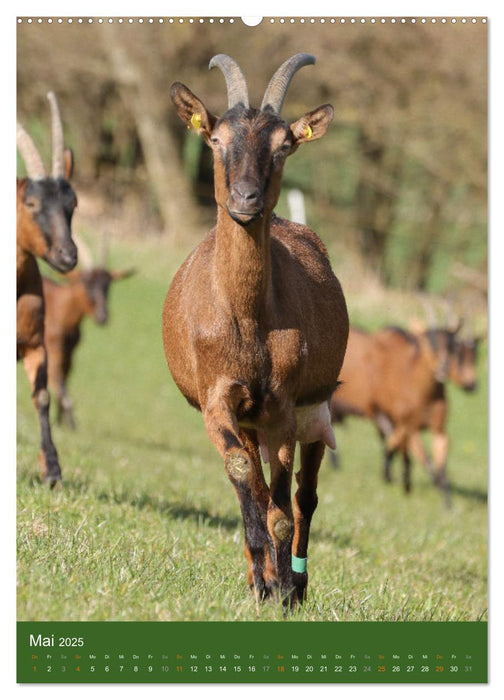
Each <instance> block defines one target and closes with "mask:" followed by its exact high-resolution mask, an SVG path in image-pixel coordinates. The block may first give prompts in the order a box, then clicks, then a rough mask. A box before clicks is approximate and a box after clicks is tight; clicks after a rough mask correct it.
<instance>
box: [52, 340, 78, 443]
mask: <svg viewBox="0 0 504 700" xmlns="http://www.w3.org/2000/svg"><path fill="white" fill-rule="evenodd" d="M64 365H65V362H64V355H63V353H60V352H59V350H55V349H54V348H53V349H52V351H51V352H50V353H49V387H50V388H51V390H52V391H54V394H55V396H56V406H57V413H56V420H57V422H58V424H60V423H62V422H63V419H66V420H67V421H68V425H69V426H70V427H71V428H72V430H75V428H76V425H75V419H74V415H73V402H72V399H71V398H70V396H69V395H68V393H67V388H66V378H67V375H68V369H67V368H66V367H65V366H64Z"/></svg>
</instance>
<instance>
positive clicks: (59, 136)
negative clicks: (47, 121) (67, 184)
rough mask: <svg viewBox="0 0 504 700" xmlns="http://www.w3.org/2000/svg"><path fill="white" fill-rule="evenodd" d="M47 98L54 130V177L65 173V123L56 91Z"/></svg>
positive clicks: (52, 129)
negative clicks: (63, 123) (62, 120)
mask: <svg viewBox="0 0 504 700" xmlns="http://www.w3.org/2000/svg"><path fill="white" fill-rule="evenodd" d="M47 99H48V100H49V105H50V107H51V131H52V147H53V153H52V158H53V159H52V174H53V177H54V178H57V177H64V175H65V155H64V150H65V149H64V145H63V125H62V123H61V116H60V111H59V107H58V101H57V100H56V95H55V94H54V92H48V93H47Z"/></svg>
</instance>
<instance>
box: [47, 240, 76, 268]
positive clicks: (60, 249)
mask: <svg viewBox="0 0 504 700" xmlns="http://www.w3.org/2000/svg"><path fill="white" fill-rule="evenodd" d="M45 260H46V262H48V263H49V265H51V267H54V269H55V270H58V272H70V270H73V268H74V267H75V266H76V265H77V246H76V245H75V243H74V242H73V241H72V240H70V241H68V242H66V243H64V244H61V245H57V246H52V247H51V248H49V250H48V251H47V253H46V255H45Z"/></svg>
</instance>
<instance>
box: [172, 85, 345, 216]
mask: <svg viewBox="0 0 504 700" xmlns="http://www.w3.org/2000/svg"><path fill="white" fill-rule="evenodd" d="M171 98H172V101H173V103H174V105H175V107H176V109H177V112H178V115H179V117H180V118H181V119H182V121H184V122H185V123H186V124H187V125H188V126H189V127H190V128H192V129H194V130H196V131H197V132H198V133H199V134H201V135H202V136H203V137H204V138H205V140H206V142H207V143H208V145H209V146H210V147H211V148H212V150H213V153H214V181H215V198H216V201H217V205H218V206H219V207H220V208H222V209H224V210H225V211H226V212H227V213H228V214H229V216H231V218H232V219H234V221H236V222H237V223H239V224H240V225H242V226H249V225H250V224H252V223H254V222H255V221H257V220H258V219H260V218H261V217H262V216H263V215H265V214H267V213H269V212H271V211H272V210H273V208H274V207H275V205H276V203H277V201H278V196H279V194H280V186H281V179H282V172H283V166H284V163H285V159H286V158H287V156H288V155H290V154H291V153H293V152H294V151H295V150H296V149H297V147H298V146H299V144H301V143H303V142H305V141H315V140H316V139H318V138H321V137H322V136H323V135H324V134H325V132H326V130H327V127H328V126H329V123H330V122H331V120H332V118H333V116H334V110H333V108H332V107H331V105H323V106H321V107H318V108H317V109H315V110H313V111H312V112H308V113H307V114H305V115H304V116H303V117H301V119H298V120H297V121H296V122H294V123H293V124H290V125H289V124H287V123H286V122H285V121H284V120H283V119H282V118H281V117H280V116H279V115H278V114H277V113H275V112H274V111H273V110H271V109H269V108H268V107H266V108H264V109H261V110H257V109H252V108H246V107H245V106H244V105H243V104H242V103H240V102H239V103H238V104H236V105H235V106H234V107H232V108H231V109H229V110H228V111H227V112H225V114H224V115H223V116H222V117H221V118H220V119H217V118H216V117H215V116H213V115H212V114H210V112H208V111H207V109H206V107H205V106H204V104H203V103H202V102H201V100H199V99H198V98H197V97H196V96H195V95H193V93H192V92H191V91H190V90H189V88H187V87H186V86H185V85H182V83H174V84H173V85H172V88H171Z"/></svg>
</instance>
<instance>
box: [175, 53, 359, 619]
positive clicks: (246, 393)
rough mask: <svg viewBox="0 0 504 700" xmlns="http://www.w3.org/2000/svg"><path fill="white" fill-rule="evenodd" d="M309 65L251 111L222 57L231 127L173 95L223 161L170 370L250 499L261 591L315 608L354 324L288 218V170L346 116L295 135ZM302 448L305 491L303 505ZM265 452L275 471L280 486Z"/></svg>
mask: <svg viewBox="0 0 504 700" xmlns="http://www.w3.org/2000/svg"><path fill="white" fill-rule="evenodd" d="M314 61H315V59H314V58H313V56H310V55H307V54H296V55H295V56H293V57H291V58H290V59H288V60H287V61H285V63H283V64H282V65H281V67H280V68H279V69H278V70H277V72H276V73H275V75H274V76H273V78H272V79H271V81H270V83H269V85H268V87H267V89H266V92H265V94H264V98H263V101H262V104H261V107H260V109H255V108H251V107H249V100H248V91H247V85H246V82H245V78H244V76H243V73H242V72H241V69H240V68H239V67H238V65H237V64H236V63H235V61H234V60H232V59H231V58H229V57H228V56H225V55H223V54H219V55H218V56H215V57H214V58H213V59H212V60H211V61H210V68H213V67H214V66H217V67H218V68H219V69H220V70H221V71H222V73H223V75H224V78H225V81H226V85H227V92H228V110H227V111H226V112H225V114H224V115H223V116H222V117H220V118H217V117H215V116H213V115H212V114H210V112H208V110H207V109H206V107H205V106H204V105H203V103H202V102H201V101H200V100H199V99H198V98H197V97H196V96H195V95H193V93H192V92H191V91H190V90H189V89H188V88H187V87H185V86H184V85H182V84H181V83H174V84H173V85H172V88H171V98H172V101H173V103H174V105H175V107H176V110H177V112H178V114H179V116H180V117H181V119H182V121H183V122H185V123H186V124H187V125H188V126H191V125H192V126H193V128H195V129H196V131H197V132H198V133H199V134H200V135H202V136H203V138H204V139H205V141H206V142H207V144H208V145H209V146H210V147H211V149H212V150H213V156H214V183H215V199H216V203H217V224H216V226H215V228H214V229H213V230H212V231H210V233H209V234H208V235H207V236H206V238H205V239H204V240H203V241H202V242H201V243H200V244H199V246H198V247H197V248H196V249H195V250H194V251H193V253H192V254H191V255H190V256H189V257H188V259H187V260H186V262H185V263H184V264H183V265H182V267H181V268H180V270H179V271H178V273H177V274H176V275H175V278H174V279H173V282H172V284H171V286H170V289H169V291H168V294H167V296H166V301H165V305H164V311H163V340H164V348H165V354H166V359H167V363H168V366H169V368H170V371H171V373H172V376H173V378H174V380H175V382H176V384H177V386H178V387H179V389H180V390H181V392H182V394H183V395H184V396H185V398H186V399H187V401H188V402H189V403H190V404H192V405H193V406H195V407H196V408H198V409H199V410H201V412H202V414H203V419H204V422H205V427H206V430H207V432H208V435H209V437H210V440H211V442H212V443H213V445H214V446H215V447H216V449H217V451H218V452H219V454H220V455H221V457H222V458H223V460H224V465H225V469H226V472H227V474H228V477H229V479H230V480H231V483H232V485H233V487H234V489H235V491H236V494H237V496H238V499H239V502H240V506H241V511H242V516H243V522H244V531H245V555H246V558H247V561H248V582H249V585H250V587H251V588H252V589H253V591H254V593H255V596H256V600H258V599H262V598H264V597H266V596H267V595H269V594H270V593H271V592H272V591H273V590H274V589H276V588H279V590H280V596H281V599H282V601H283V603H284V605H285V607H286V608H287V607H289V606H290V605H294V604H295V603H296V602H297V601H302V600H303V599H304V597H305V594H306V586H307V581H308V575H307V571H306V562H307V550H308V538H309V529H310V522H311V518H312V515H313V512H314V510H315V508H316V505H317V493H316V489H317V475H318V470H319V467H320V463H321V460H322V457H323V454H324V449H325V445H326V444H328V445H329V446H331V447H333V448H334V446H335V442H334V434H333V432H332V427H331V423H330V414H329V408H328V400H329V398H330V396H331V394H332V392H333V391H334V389H335V387H336V385H337V382H338V375H339V371H340V368H341V365H342V362H343V356H344V353H345V347H346V341H347V335H348V315H347V309H346V304H345V300H344V297H343V293H342V291H341V287H340V284H339V282H338V280H337V279H336V277H335V276H334V274H333V272H332V269H331V266H330V263H329V258H328V254H327V251H326V249H325V247H324V245H323V243H322V242H321V240H320V239H319V238H318V236H317V235H316V234H315V233H314V232H313V231H311V230H310V229H309V228H307V227H306V226H303V225H300V224H294V223H291V222H289V221H286V220H285V219H281V218H278V217H277V216H276V215H275V214H274V212H273V208H274V207H275V205H276V203H277V200H278V196H279V193H280V187H281V176H282V170H283V166H284V163H285V159H286V158H287V156H288V155H290V154H291V153H293V152H294V151H295V150H296V149H297V148H298V146H299V145H300V144H302V143H305V142H308V141H315V140H316V139H318V138H320V137H321V136H323V135H324V134H325V132H326V130H327V127H328V125H329V123H330V121H331V120H332V118H333V108H332V107H331V106H330V105H323V106H321V107H318V108H317V109H314V110H313V111H311V112H308V113H307V114H305V115H304V116H303V117H301V118H300V119H299V120H297V121H296V122H294V123H293V124H291V125H290V126H289V125H288V124H287V123H286V122H285V121H284V120H283V119H282V118H281V116H280V110H281V107H282V103H283V101H284V97H285V93H286V90H287V88H288V86H289V83H290V81H291V79H292V77H293V75H294V74H295V72H296V71H297V70H298V69H299V68H301V67H302V66H304V65H307V64H309V63H314ZM296 442H300V443H301V467H300V470H299V472H298V473H297V474H296V480H297V485H298V488H297V491H296V494H295V496H294V502H293V505H292V502H291V483H292V471H293V461H294V452H295V447H296ZM261 455H262V457H263V460H264V461H265V462H267V461H269V464H270V471H271V479H270V485H269V487H268V485H267V483H266V480H265V477H264V475H263V470H262V466H261Z"/></svg>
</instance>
